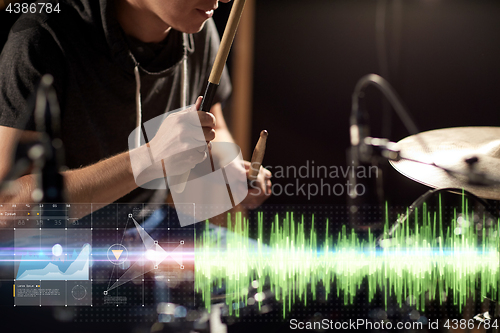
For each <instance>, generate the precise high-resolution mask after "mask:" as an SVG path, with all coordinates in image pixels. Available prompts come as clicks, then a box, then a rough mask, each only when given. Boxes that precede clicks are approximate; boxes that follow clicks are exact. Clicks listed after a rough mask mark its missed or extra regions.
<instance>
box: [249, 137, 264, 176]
mask: <svg viewBox="0 0 500 333" xmlns="http://www.w3.org/2000/svg"><path fill="white" fill-rule="evenodd" d="M268 134H269V133H268V132H267V131H266V130H263V131H262V132H260V137H259V141H257V145H256V146H255V149H254V150H253V154H252V161H251V163H250V170H249V172H248V179H249V180H250V181H254V180H257V176H258V175H259V170H260V166H261V165H262V161H263V160H264V154H265V153H266V141H267V136H268Z"/></svg>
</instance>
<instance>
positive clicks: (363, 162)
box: [348, 74, 428, 223]
mask: <svg viewBox="0 0 500 333" xmlns="http://www.w3.org/2000/svg"><path fill="white" fill-rule="evenodd" d="M370 85H374V86H376V87H377V88H378V89H379V90H380V91H381V92H382V93H383V94H384V95H385V97H386V98H387V100H388V101H389V103H390V104H391V105H392V107H393V108H394V110H395V111H396V113H397V114H398V116H399V117H400V118H401V120H402V122H403V124H404V125H405V127H406V128H407V130H408V131H409V132H410V134H417V133H418V130H417V127H416V126H415V124H414V122H413V121H412V119H411V118H410V116H409V113H408V112H407V110H406V108H405V107H404V105H403V104H402V103H401V102H400V98H399V97H398V95H397V94H396V92H395V91H394V89H393V88H392V87H391V85H390V84H389V83H388V82H387V81H386V80H385V79H384V78H382V77H381V76H379V75H376V74H368V75H365V76H363V77H362V78H361V79H360V80H359V81H358V82H357V83H356V86H355V88H354V92H353V94H352V109H351V117H350V139H351V147H350V149H349V153H348V161H351V162H352V167H353V170H352V172H350V173H349V182H350V185H352V187H351V190H350V191H349V197H348V202H349V206H350V220H351V223H357V220H358V219H359V218H358V217H357V216H358V215H359V214H360V213H361V212H359V210H360V208H361V206H366V203H378V204H379V205H381V204H382V203H383V200H384V192H383V182H382V176H380V177H379V175H378V174H379V172H380V173H381V172H382V171H381V169H380V168H379V167H378V162H379V161H380V160H381V159H387V158H389V159H396V160H397V159H399V158H400V154H399V152H398V151H397V150H395V149H394V148H393V145H394V144H393V143H392V142H390V141H389V140H387V139H378V138H372V137H370V136H369V135H370V134H369V117H368V112H367V109H366V107H365V101H364V97H365V89H366V88H367V87H368V86H370ZM418 140H419V142H420V144H421V145H423V146H424V147H425V148H426V146H425V143H424V142H423V140H421V139H420V138H418ZM425 150H426V151H428V150H427V149H425ZM373 166H375V167H376V168H377V170H378V171H377V177H376V178H377V179H376V180H371V179H367V178H366V174H367V173H366V168H370V167H373ZM363 169H364V170H363ZM358 171H365V172H364V173H363V174H364V175H365V176H364V177H359V178H358V177H357V174H358ZM368 174H370V173H368ZM358 187H361V188H363V189H364V191H363V192H362V193H359V191H358ZM381 211H382V210H380V212H381Z"/></svg>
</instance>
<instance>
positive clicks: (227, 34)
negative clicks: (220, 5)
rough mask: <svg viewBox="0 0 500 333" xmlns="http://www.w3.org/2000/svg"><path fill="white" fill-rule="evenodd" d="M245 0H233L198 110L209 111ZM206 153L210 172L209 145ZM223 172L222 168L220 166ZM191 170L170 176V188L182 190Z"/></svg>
mask: <svg viewBox="0 0 500 333" xmlns="http://www.w3.org/2000/svg"><path fill="white" fill-rule="evenodd" d="M245 1H246V0H235V1H234V4H233V8H232V9H231V13H230V14H229V19H228V21H227V24H226V29H225V30H224V35H223V36H222V40H221V42H220V46H219V50H218V51H217V55H216V57H215V61H214V65H213V67H212V71H211V72H210V77H209V78H208V84H207V88H206V90H205V94H204V95H203V101H202V102H201V106H200V111H205V112H210V109H211V108H212V104H213V101H214V97H215V93H216V91H217V88H218V87H219V83H220V80H221V77H222V71H223V70H224V66H225V65H226V61H227V57H228V55H229V51H230V50H231V45H232V44H233V40H234V36H235V35H236V30H237V29H238V25H239V23H240V19H241V14H242V13H243V8H244V7H245ZM208 155H209V158H210V164H211V165H212V172H215V167H214V162H213V158H212V153H211V151H210V146H209V149H208ZM222 172H224V168H222ZM190 173H191V170H189V171H187V172H185V173H184V174H182V175H178V176H172V177H169V178H170V180H171V181H170V182H169V183H173V184H177V185H173V186H172V185H171V186H170V188H171V189H172V190H173V191H174V192H176V193H182V192H184V188H185V187H186V182H187V180H188V178H189V174H190Z"/></svg>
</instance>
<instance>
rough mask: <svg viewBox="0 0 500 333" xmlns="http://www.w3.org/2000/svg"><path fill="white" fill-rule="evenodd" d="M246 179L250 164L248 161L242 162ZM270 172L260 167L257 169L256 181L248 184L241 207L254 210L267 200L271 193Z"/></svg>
mask: <svg viewBox="0 0 500 333" xmlns="http://www.w3.org/2000/svg"><path fill="white" fill-rule="evenodd" d="M244 165H245V169H246V173H247V178H248V173H249V171H250V168H251V164H250V162H248V161H244ZM271 177H272V174H271V171H269V170H267V169H265V168H264V167H261V168H260V169H259V175H258V176H257V180H255V181H252V182H250V186H249V189H248V195H247V197H246V198H245V199H244V200H243V201H242V204H243V205H246V206H247V207H248V208H250V209H255V208H257V207H259V206H260V205H261V204H262V203H263V202H264V201H266V200H267V198H269V197H270V196H271V194H272V192H271V185H272V183H271Z"/></svg>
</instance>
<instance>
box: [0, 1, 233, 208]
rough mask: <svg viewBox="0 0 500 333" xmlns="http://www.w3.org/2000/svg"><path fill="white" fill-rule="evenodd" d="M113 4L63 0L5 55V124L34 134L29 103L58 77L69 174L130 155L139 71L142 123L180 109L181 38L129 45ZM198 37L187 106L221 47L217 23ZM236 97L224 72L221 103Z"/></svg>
mask: <svg viewBox="0 0 500 333" xmlns="http://www.w3.org/2000/svg"><path fill="white" fill-rule="evenodd" d="M115 1H116V0H99V1H98V0H60V1H58V2H59V3H60V12H59V13H56V12H52V13H51V14H24V15H22V16H21V18H20V19H19V20H18V21H17V22H16V24H15V25H14V26H13V28H12V30H11V32H10V35H9V39H8V41H7V44H6V45H5V47H4V49H3V51H2V53H1V55H0V73H1V74H0V125H3V126H9V127H15V128H19V129H23V128H26V129H27V130H35V124H34V121H33V115H32V114H28V111H26V100H27V99H28V97H29V96H30V94H32V93H33V91H34V89H35V86H36V84H37V83H38V82H39V80H40V78H41V76H42V75H44V74H46V73H50V74H52V75H53V76H54V78H55V81H54V85H55V88H56V91H57V94H58V99H59V102H60V105H61V129H62V139H63V142H64V146H65V157H66V165H67V166H68V167H69V168H70V169H74V168H79V167H82V166H87V165H90V164H93V163H96V162H98V161H99V160H102V159H105V158H108V157H111V156H113V155H116V154H118V153H122V152H124V151H127V149H128V136H129V134H130V133H131V132H132V130H134V128H135V127H136V118H137V116H136V103H135V91H136V86H137V82H136V80H135V77H134V67H135V66H136V64H139V65H140V84H141V95H142V121H143V123H145V122H146V121H148V120H149V119H152V118H154V117H156V116H158V115H160V114H162V113H164V112H166V111H172V110H175V109H177V108H179V107H181V100H180V95H181V82H180V81H181V73H182V55H183V52H184V46H183V38H182V33H180V32H178V31H175V30H171V32H170V33H169V34H168V37H167V39H166V40H165V41H164V42H162V43H160V44H146V43H142V42H140V41H137V40H134V39H133V38H129V37H127V36H126V35H125V34H124V32H123V30H122V29H121V27H120V25H119V23H118V21H117V19H116V17H115V14H114V13H115V4H114V3H115ZM45 2H46V1H45ZM54 3H55V2H54ZM192 37H193V38H192V40H191V41H192V42H193V44H194V45H190V47H189V48H188V51H187V52H188V76H187V77H188V82H189V88H188V95H187V96H188V104H192V103H194V102H195V101H196V98H197V97H198V96H199V95H200V94H202V92H203V89H204V86H205V84H206V82H207V79H208V75H209V73H210V69H211V66H212V64H213V61H214V59H215V55H216V52H217V49H218V45H219V36H218V34H217V30H216V28H215V24H214V22H213V20H209V21H208V22H207V23H206V24H205V26H204V28H203V29H202V31H200V32H199V33H197V34H193V35H192ZM225 72H226V71H225ZM230 92H231V84H230V82H229V78H228V76H227V74H226V73H225V74H224V76H223V79H222V81H221V85H220V87H219V89H218V91H217V97H216V102H223V101H224V100H225V99H226V98H227V97H228V96H229V94H230ZM151 195H152V192H151V191H147V190H136V191H134V192H132V193H131V194H130V195H128V196H126V197H125V198H122V200H120V201H125V202H132V201H134V202H137V201H142V202H146V201H148V200H149V197H150V196H151Z"/></svg>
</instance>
